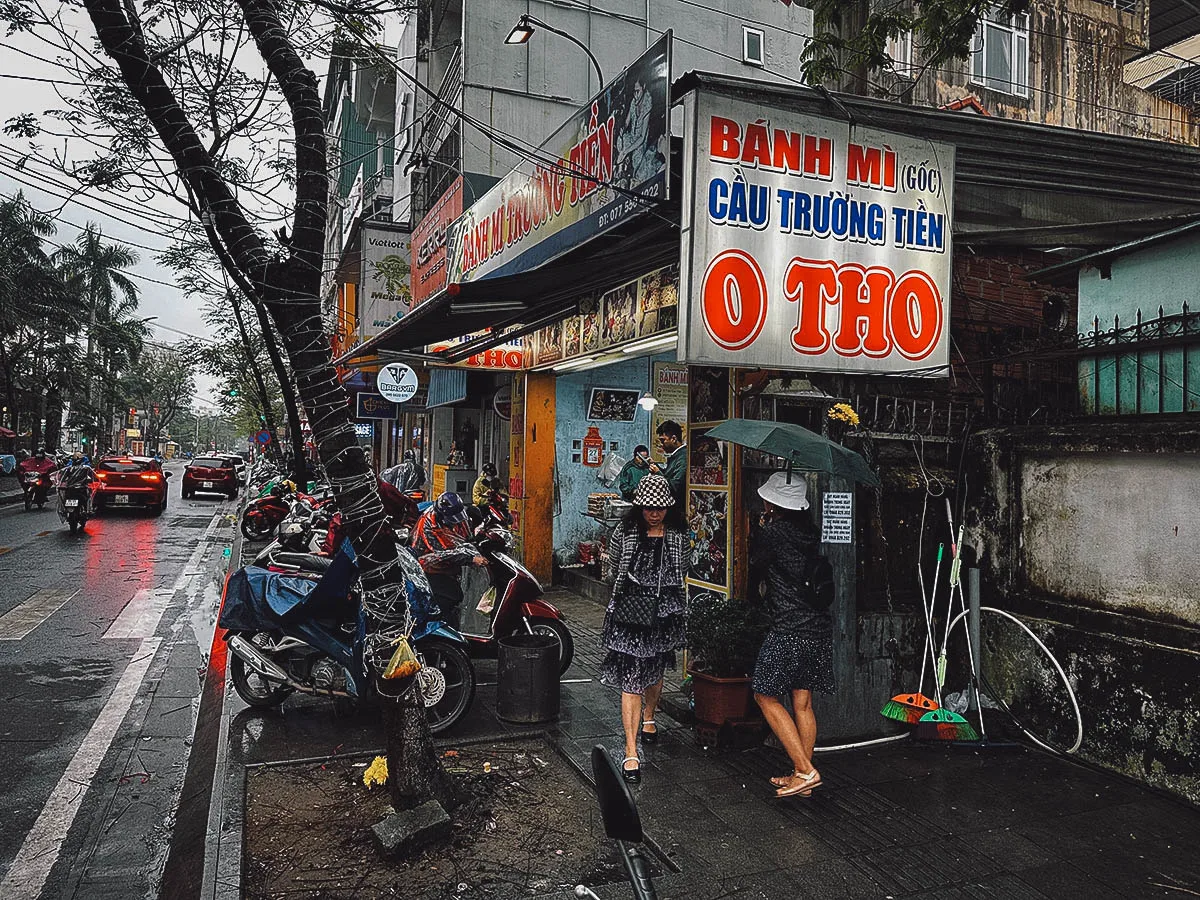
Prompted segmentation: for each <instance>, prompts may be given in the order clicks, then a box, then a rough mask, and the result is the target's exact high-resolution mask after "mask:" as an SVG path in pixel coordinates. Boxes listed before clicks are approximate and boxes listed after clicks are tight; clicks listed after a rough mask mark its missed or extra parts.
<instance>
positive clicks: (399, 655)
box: [383, 638, 421, 680]
mask: <svg viewBox="0 0 1200 900" xmlns="http://www.w3.org/2000/svg"><path fill="white" fill-rule="evenodd" d="M420 670H421V664H420V663H419V662H418V661H417V655H416V654H415V653H413V649H412V645H411V644H409V643H408V638H400V640H399V641H398V642H397V646H396V652H395V653H393V654H392V658H391V659H390V660H389V661H388V664H387V668H386V669H384V670H383V677H384V678H386V679H388V680H391V679H393V678H407V677H408V676H410V675H416V674H417V672H419V671H420Z"/></svg>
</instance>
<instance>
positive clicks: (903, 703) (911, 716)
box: [879, 693, 938, 725]
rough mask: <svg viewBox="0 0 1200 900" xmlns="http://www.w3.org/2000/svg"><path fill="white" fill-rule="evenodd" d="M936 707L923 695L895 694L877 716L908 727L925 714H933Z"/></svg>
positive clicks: (935, 704) (934, 703)
mask: <svg viewBox="0 0 1200 900" xmlns="http://www.w3.org/2000/svg"><path fill="white" fill-rule="evenodd" d="M937 708H938V705H937V703H936V702H934V701H933V700H930V699H929V698H928V697H926V696H925V695H924V694H919V693H917V694H897V695H896V696H895V697H893V698H892V699H891V700H889V701H888V702H887V703H885V704H884V705H883V709H881V710H880V711H879V714H880V715H881V716H883V717H884V718H887V719H895V720H896V721H897V722H904V723H905V724H908V725H915V724H916V723H917V722H918V721H920V719H921V716H923V715H925V713H928V712H933V711H934V710H935V709H937Z"/></svg>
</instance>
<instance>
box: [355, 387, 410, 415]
mask: <svg viewBox="0 0 1200 900" xmlns="http://www.w3.org/2000/svg"><path fill="white" fill-rule="evenodd" d="M399 411H400V410H399V407H397V406H396V404H395V403H392V402H391V401H390V400H388V399H387V398H386V397H384V396H383V395H382V394H375V393H370V392H366V391H359V393H358V406H357V408H356V410H355V416H354V418H356V419H394V418H396V417H397V414H398V413H399Z"/></svg>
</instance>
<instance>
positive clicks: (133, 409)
mask: <svg viewBox="0 0 1200 900" xmlns="http://www.w3.org/2000/svg"><path fill="white" fill-rule="evenodd" d="M129 415H130V417H133V416H136V415H137V407H136V406H131V407H129Z"/></svg>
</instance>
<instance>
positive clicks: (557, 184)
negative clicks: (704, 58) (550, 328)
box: [447, 31, 671, 284]
mask: <svg viewBox="0 0 1200 900" xmlns="http://www.w3.org/2000/svg"><path fill="white" fill-rule="evenodd" d="M670 84H671V33H670V32H669V31H668V32H667V33H665V34H664V35H663V36H662V38H661V39H659V41H658V42H657V43H655V44H654V46H652V47H651V48H650V49H649V50H647V51H646V52H645V53H644V54H643V55H642V56H640V57H639V58H638V59H637V60H636V61H635V62H634V63H633V64H632V65H630V66H629V68H627V69H625V71H623V72H622V73H621V74H620V75H618V76H617V77H616V78H615V79H614V80H613V81H611V82H609V83H608V84H607V85H606V86H605V87H604V89H603V90H601V91H600V93H599V94H597V95H596V96H595V97H593V98H592V100H591V101H590V102H589V103H588V104H587V105H586V106H584V107H583V108H582V109H580V110H579V111H577V112H576V113H575V114H574V115H572V116H571V118H569V119H568V120H567V121H566V122H564V123H563V125H562V126H561V127H560V128H559V129H558V130H557V131H556V132H554V134H553V135H551V136H550V138H549V139H548V140H547V141H545V142H544V143H543V144H542V145H541V147H540V148H539V150H538V152H537V154H536V155H535V156H536V158H535V159H533V160H529V161H526V162H523V163H522V164H521V165H519V166H517V168H515V169H513V170H512V171H511V172H509V173H508V175H506V176H505V177H504V178H502V179H501V180H500V181H499V183H497V184H496V185H494V186H493V187H492V188H491V189H490V190H489V191H488V192H487V193H486V194H484V195H483V196H482V197H480V198H479V200H478V201H477V202H476V203H475V204H473V205H472V206H471V208H470V209H468V210H466V211H465V212H464V213H463V214H462V216H460V217H459V219H458V220H457V221H456V222H455V223H454V227H453V228H451V229H450V233H449V236H448V238H447V259H448V261H449V283H451V284H462V283H465V282H470V281H479V280H481V279H484V278H494V277H497V276H500V275H512V274H515V273H517V272H526V271H528V270H530V269H533V268H536V267H537V266H540V265H542V264H544V263H546V262H548V261H550V260H551V259H554V258H555V257H557V256H559V255H561V254H562V253H565V252H566V251H568V250H571V249H573V248H575V247H578V246H579V245H580V244H582V243H584V242H585V241H587V240H589V239H591V238H593V237H595V236H596V235H599V234H603V233H604V232H605V231H608V230H609V229H611V228H615V227H616V226H617V225H620V224H622V223H623V222H626V221H627V220H629V219H630V218H632V217H634V216H636V215H638V214H639V213H642V212H645V210H646V209H647V203H648V202H649V201H648V200H643V199H639V197H638V196H633V195H640V197H645V198H654V201H658V200H662V199H664V198H665V197H666V193H667V161H668V159H669V158H670V155H671V152H670V142H671V135H670V128H669V124H668V123H669V109H668V94H669V88H670Z"/></svg>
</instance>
